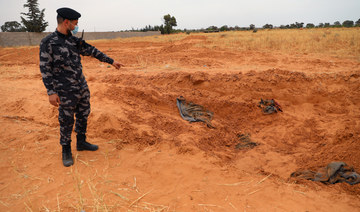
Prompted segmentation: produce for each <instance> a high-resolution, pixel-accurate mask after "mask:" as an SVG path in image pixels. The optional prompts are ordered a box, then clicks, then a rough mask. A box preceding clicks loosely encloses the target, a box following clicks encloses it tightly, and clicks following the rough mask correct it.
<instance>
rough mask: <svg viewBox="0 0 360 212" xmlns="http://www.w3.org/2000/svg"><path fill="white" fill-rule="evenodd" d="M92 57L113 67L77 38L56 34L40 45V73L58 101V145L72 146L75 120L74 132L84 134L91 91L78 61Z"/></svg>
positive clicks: (103, 55) (102, 55)
mask: <svg viewBox="0 0 360 212" xmlns="http://www.w3.org/2000/svg"><path fill="white" fill-rule="evenodd" d="M80 55H83V56H92V57H95V58H97V59H98V60H100V61H102V62H106V63H109V64H112V63H113V62H114V60H113V59H111V58H109V57H108V56H106V55H105V54H104V53H102V52H100V51H99V50H98V49H96V48H95V47H93V46H91V45H90V44H88V43H86V42H85V41H82V40H81V39H80V38H77V37H75V36H72V35H71V34H70V35H64V34H62V33H60V32H58V31H57V30H56V31H55V32H53V33H51V34H50V35H48V36H47V37H45V38H44V39H43V40H42V41H41V43H40V71H41V76H42V79H43V82H44V85H45V87H46V89H47V94H48V95H52V94H57V95H58V96H59V98H60V105H59V123H60V144H61V145H67V144H70V142H71V133H72V129H73V125H74V113H75V116H76V123H75V132H77V133H78V134H85V133H86V128H87V119H88V116H89V114H90V91H89V88H88V85H87V82H86V80H85V77H84V74H83V72H82V65H81V57H80Z"/></svg>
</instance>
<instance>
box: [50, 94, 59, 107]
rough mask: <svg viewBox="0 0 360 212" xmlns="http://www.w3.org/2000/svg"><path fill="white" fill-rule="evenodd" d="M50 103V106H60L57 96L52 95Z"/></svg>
mask: <svg viewBox="0 0 360 212" xmlns="http://www.w3.org/2000/svg"><path fill="white" fill-rule="evenodd" d="M49 102H50V104H52V105H54V106H56V107H58V106H59V104H60V98H59V96H58V95H57V94H52V95H50V96H49Z"/></svg>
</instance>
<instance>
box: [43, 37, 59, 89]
mask: <svg viewBox="0 0 360 212" xmlns="http://www.w3.org/2000/svg"><path fill="white" fill-rule="evenodd" d="M49 51H50V46H49V45H48V43H47V42H41V44H40V72H41V77H42V80H43V82H44V85H45V87H46V90H47V94H48V95H52V94H55V93H56V92H55V89H54V85H53V67H52V62H53V58H52V56H51V54H50V53H49Z"/></svg>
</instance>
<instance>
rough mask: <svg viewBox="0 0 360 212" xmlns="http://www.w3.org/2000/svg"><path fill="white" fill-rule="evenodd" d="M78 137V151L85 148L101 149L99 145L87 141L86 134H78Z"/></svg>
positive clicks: (91, 149) (90, 149)
mask: <svg viewBox="0 0 360 212" xmlns="http://www.w3.org/2000/svg"><path fill="white" fill-rule="evenodd" d="M76 139H77V142H76V149H77V151H83V150H89V151H96V150H98V149H99V147H98V146H97V145H94V144H90V143H88V142H86V135H85V134H77V135H76Z"/></svg>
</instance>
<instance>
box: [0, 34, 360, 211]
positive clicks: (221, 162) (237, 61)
mask: <svg viewBox="0 0 360 212" xmlns="http://www.w3.org/2000/svg"><path fill="white" fill-rule="evenodd" d="M89 43H91V44H93V45H95V46H96V47H97V48H98V49H100V50H101V51H103V52H104V53H106V54H107V55H109V56H110V57H112V58H115V59H116V60H119V61H120V62H122V63H124V64H125V65H126V67H125V68H122V69H121V70H116V69H114V68H113V67H112V66H109V65H108V64H103V63H101V62H99V61H97V60H96V59H94V58H88V57H84V58H83V67H84V69H83V71H84V74H85V76H86V78H87V81H88V84H89V87H90V91H91V106H92V112H91V114H90V117H89V126H88V138H89V141H90V142H92V143H95V144H99V147H100V149H99V150H98V151H97V152H77V151H76V150H75V142H73V144H72V147H73V155H74V161H75V164H74V166H72V167H69V168H65V167H63V165H62V162H61V146H60V145H59V126H58V121H57V109H56V108H55V107H52V106H51V105H50V104H49V102H48V97H47V95H46V90H45V87H44V85H43V84H42V80H41V75H40V71H39V58H38V57H39V56H38V54H39V48H38V47H19V48H0V106H1V107H0V126H1V128H0V133H1V137H0V150H1V151H0V211H81V210H84V211H360V184H358V185H354V186H351V185H348V184H346V183H339V184H334V185H324V184H322V183H318V182H312V181H306V180H295V179H291V178H289V177H290V174H291V173H292V172H294V171H296V170H299V169H300V170H305V169H315V170H316V169H318V168H320V167H324V166H326V165H327V164H328V163H330V162H332V161H344V162H346V163H347V164H348V165H352V166H353V167H354V168H355V170H357V171H358V172H359V171H360V154H359V153H360V136H359V132H360V78H359V77H360V29H359V28H351V29H312V30H307V29H304V30H269V31H266V30H264V31H258V32H257V33H252V32H225V33H214V34H201V33H199V34H190V35H187V34H177V35H168V36H154V37H143V38H127V39H116V40H100V41H91V42H89ZM179 96H184V97H185V98H186V99H187V100H190V101H193V102H195V103H197V104H201V105H203V106H206V107H207V108H208V109H209V110H210V111H212V112H214V119H213V121H212V124H213V125H214V126H215V127H216V129H210V128H207V127H206V125H205V124H204V123H201V122H197V123H191V124H190V123H188V122H187V121H184V120H183V119H182V118H181V117H180V115H179V112H178V109H177V107H176V98H177V97H179ZM260 98H263V99H271V98H274V99H276V100H277V101H278V102H279V103H280V104H281V105H282V107H283V111H284V112H282V113H277V114H272V115H264V114H262V112H261V111H260V109H259V108H258V107H257V104H258V102H259V101H260ZM241 133H249V134H250V135H251V138H252V140H253V141H255V142H257V143H259V145H258V146H256V147H254V148H252V149H241V150H239V149H236V144H237V143H238V139H237V136H236V135H237V134H241ZM73 141H75V135H74V134H73Z"/></svg>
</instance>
